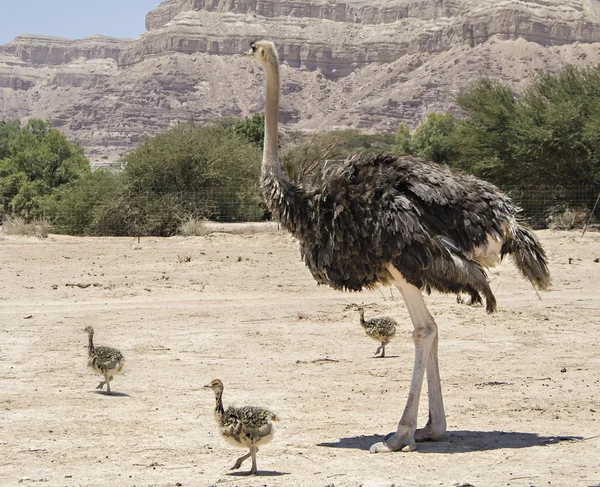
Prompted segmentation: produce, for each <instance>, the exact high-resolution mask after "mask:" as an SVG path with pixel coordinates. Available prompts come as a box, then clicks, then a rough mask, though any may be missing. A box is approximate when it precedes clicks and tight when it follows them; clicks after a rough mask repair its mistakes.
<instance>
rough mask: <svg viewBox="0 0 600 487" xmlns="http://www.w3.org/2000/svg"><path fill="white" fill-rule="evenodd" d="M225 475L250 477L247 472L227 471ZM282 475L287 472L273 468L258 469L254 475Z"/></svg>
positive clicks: (287, 473)
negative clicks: (276, 470)
mask: <svg viewBox="0 0 600 487" xmlns="http://www.w3.org/2000/svg"><path fill="white" fill-rule="evenodd" d="M227 475H231V476H232V477H250V475H249V474H248V472H244V471H241V472H228V473H227ZM282 475H289V472H275V471H273V470H259V471H258V472H256V474H255V475H254V476H255V477H281V476H282Z"/></svg>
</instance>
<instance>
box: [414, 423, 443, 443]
mask: <svg viewBox="0 0 600 487" xmlns="http://www.w3.org/2000/svg"><path fill="white" fill-rule="evenodd" d="M445 434H446V427H445V425H444V426H443V427H441V426H440V427H435V426H433V425H431V424H427V426H425V427H424V428H419V429H418V430H417V431H415V441H438V440H441V439H442V438H443V437H444V435H445Z"/></svg>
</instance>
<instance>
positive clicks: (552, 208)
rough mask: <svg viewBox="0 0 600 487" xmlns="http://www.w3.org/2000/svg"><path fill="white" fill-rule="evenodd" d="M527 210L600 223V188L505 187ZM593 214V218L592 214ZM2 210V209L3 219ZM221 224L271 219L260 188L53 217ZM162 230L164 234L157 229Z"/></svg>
mask: <svg viewBox="0 0 600 487" xmlns="http://www.w3.org/2000/svg"><path fill="white" fill-rule="evenodd" d="M504 192H505V193H507V194H508V195H510V197H511V198H512V199H513V201H514V203H515V204H516V205H518V206H520V207H521V208H522V212H521V215H520V217H521V219H522V220H524V221H525V222H526V223H528V224H529V225H531V226H533V227H534V228H547V227H548V226H551V227H556V228H576V227H582V226H583V225H584V223H586V222H587V221H588V220H589V221H590V222H591V223H600V204H598V205H597V206H596V207H595V209H594V204H595V203H596V202H597V199H598V196H599V193H600V186H585V187H561V188H504ZM0 196H3V197H4V198H3V199H4V202H5V204H4V211H3V213H4V218H5V219H6V218H7V217H8V216H10V213H11V211H10V210H11V208H10V204H9V203H7V202H10V201H11V200H12V198H11V195H9V194H4V195H0ZM592 211H593V214H592ZM1 217H2V208H1V207H0V220H1ZM190 218H191V219H197V220H212V221H219V222H257V221H264V220H269V219H270V215H269V214H268V212H267V211H266V206H265V204H264V202H263V200H262V197H261V195H260V192H259V190H258V189H257V187H256V185H249V186H248V188H246V189H244V190H242V191H239V190H237V191H233V190H232V189H231V188H218V187H217V188H209V189H202V190H196V191H179V192H175V193H173V192H166V191H161V190H156V191H152V192H144V193H138V194H136V195H130V196H126V197H125V196H122V197H121V199H120V200H118V201H106V200H95V199H94V198H93V197H92V196H91V195H89V197H87V198H85V199H84V200H82V201H77V202H74V203H73V205H71V206H69V205H63V206H62V209H61V214H60V215H59V218H56V215H53V216H50V217H48V218H47V219H48V221H49V223H50V224H56V222H58V221H61V222H63V223H62V224H63V228H59V227H58V226H55V227H54V230H55V231H59V232H62V233H74V234H94V235H139V234H142V235H144V234H153V235H167V234H171V235H172V234H175V233H177V232H178V229H179V228H180V227H181V225H182V224H183V223H185V222H186V221H188V220H189V219H190ZM156 228H161V229H162V230H156Z"/></svg>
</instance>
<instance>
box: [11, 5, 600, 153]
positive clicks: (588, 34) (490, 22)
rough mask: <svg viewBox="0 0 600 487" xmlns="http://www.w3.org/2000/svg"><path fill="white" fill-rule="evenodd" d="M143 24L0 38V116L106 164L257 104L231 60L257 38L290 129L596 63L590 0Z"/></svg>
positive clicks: (599, 48)
mask: <svg viewBox="0 0 600 487" xmlns="http://www.w3.org/2000/svg"><path fill="white" fill-rule="evenodd" d="M146 27H147V32H146V33H144V34H143V35H142V36H141V37H140V38H139V39H136V40H134V41H128V40H121V39H112V38H107V37H100V36H95V37H91V38H88V39H83V40H77V41H70V40H68V39H62V38H47V37H40V36H21V37H18V38H17V39H15V40H14V41H12V42H10V43H9V44H6V45H4V46H0V118H2V117H5V118H10V117H15V116H18V117H27V116H38V117H43V118H50V119H52V120H53V122H54V123H55V124H56V125H57V126H59V127H61V128H63V129H64V130H65V131H66V132H67V133H68V134H69V137H70V138H71V139H72V140H75V141H78V142H80V143H81V144H83V145H84V146H85V147H86V150H87V152H88V154H89V155H90V156H91V157H92V158H98V157H106V158H109V159H116V158H118V157H119V156H120V155H121V154H122V153H124V152H125V151H127V150H129V149H130V148H132V147H134V146H135V145H136V144H137V143H139V141H140V140H142V139H143V138H144V137H147V136H150V135H152V134H154V133H156V132H157V131H159V130H161V129H164V128H166V127H168V126H169V125H170V124H171V123H173V122H175V121H177V120H189V119H194V120H196V121H203V120H206V119H210V118H214V117H221V116H235V117H240V116H246V115H250V114H251V113H253V112H256V111H261V110H262V105H263V77H262V74H261V73H260V70H259V69H258V68H257V67H256V66H254V65H253V64H252V63H250V62H249V61H248V60H246V59H244V58H243V57H242V56H240V53H242V52H244V51H245V50H246V49H247V48H248V43H249V40H251V39H256V38H270V39H272V40H274V41H275V42H276V43H277V45H278V48H279V53H280V57H281V62H282V65H283V66H282V78H283V79H282V83H283V84H282V90H283V93H284V97H283V107H282V125H283V126H284V128H289V129H294V130H297V129H300V130H321V129H327V128H343V127H356V128H360V129H363V130H367V131H374V130H390V131H391V130H395V129H396V128H397V126H398V124H399V123H400V122H402V121H406V122H408V123H409V124H411V125H413V126H414V125H415V124H417V123H418V122H419V120H420V119H421V118H422V117H423V116H424V115H425V114H426V113H427V112H429V111H432V110H451V109H452V108H453V105H452V97H453V95H454V94H455V93H456V92H457V90H459V89H460V88H461V87H463V86H465V85H466V84H468V83H470V82H472V81H473V80H475V79H477V78H479V77H481V76H490V77H492V78H497V79H500V80H502V81H504V82H507V83H510V84H512V85H513V86H514V87H515V89H516V90H519V89H521V88H522V87H523V86H524V84H525V83H526V82H527V79H528V78H529V77H530V76H531V75H532V74H533V73H534V72H535V70H537V69H544V70H552V71H555V70H559V69H560V68H561V67H562V66H563V65H564V64H566V63H578V64H595V63H597V62H598V61H600V0H569V1H567V2H561V1H558V0H504V1H492V0H453V1H448V0H369V1H368V2H367V1H366V0H345V1H335V0H329V1H328V0H273V1H267V0H165V1H163V2H162V3H161V4H160V5H159V6H158V7H157V8H156V9H155V10H153V11H151V12H149V13H148V15H147V17H146Z"/></svg>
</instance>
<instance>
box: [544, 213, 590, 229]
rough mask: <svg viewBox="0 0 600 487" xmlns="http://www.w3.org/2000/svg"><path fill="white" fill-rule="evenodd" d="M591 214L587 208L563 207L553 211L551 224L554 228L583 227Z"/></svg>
mask: <svg viewBox="0 0 600 487" xmlns="http://www.w3.org/2000/svg"><path fill="white" fill-rule="evenodd" d="M589 215H590V213H589V210H588V209H586V208H561V209H560V210H557V211H556V212H553V213H552V215H551V216H550V225H549V226H550V228H551V229H552V230H573V229H577V228H583V226H584V225H585V222H586V221H587V219H588V218H589Z"/></svg>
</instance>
